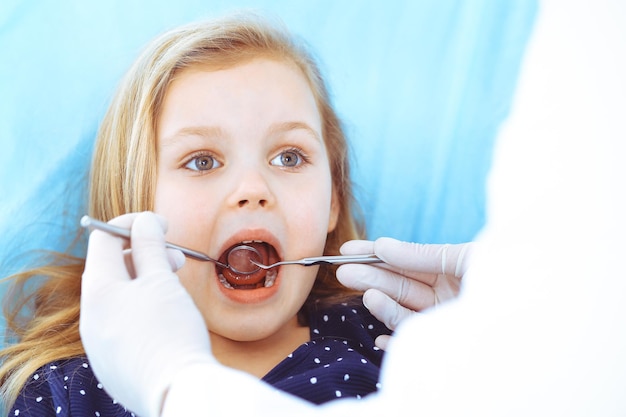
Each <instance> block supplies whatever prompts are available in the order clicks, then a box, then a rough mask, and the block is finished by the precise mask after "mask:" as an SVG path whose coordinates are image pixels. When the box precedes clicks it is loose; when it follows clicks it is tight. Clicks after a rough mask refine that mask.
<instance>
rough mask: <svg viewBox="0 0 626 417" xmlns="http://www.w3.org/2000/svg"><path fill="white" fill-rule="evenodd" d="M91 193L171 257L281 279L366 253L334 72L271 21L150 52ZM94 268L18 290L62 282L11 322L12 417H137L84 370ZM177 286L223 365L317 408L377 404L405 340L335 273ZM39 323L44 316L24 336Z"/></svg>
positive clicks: (164, 42) (6, 379) (6, 365)
mask: <svg viewBox="0 0 626 417" xmlns="http://www.w3.org/2000/svg"><path fill="white" fill-rule="evenodd" d="M90 186H91V193H90V215H91V216H92V217H94V218H98V219H102V220H106V221H108V220H111V219H114V218H116V217H117V216H120V215H122V214H125V213H131V212H140V211H146V210H149V211H154V212H156V213H157V214H160V215H162V216H163V217H165V218H166V219H167V220H168V224H169V228H168V234H167V239H168V240H169V241H170V242H174V243H177V244H179V245H182V246H186V247H189V248H193V249H195V250H198V251H201V252H205V253H207V254H209V256H211V257H213V258H216V259H219V260H221V261H225V260H226V257H227V254H228V251H229V249H230V248H232V247H234V246H236V245H239V244H242V243H245V244H247V245H249V246H252V247H254V248H255V249H257V250H258V251H259V253H260V254H261V255H260V256H261V258H262V262H263V263H265V264H269V263H273V262H275V261H279V260H290V259H299V258H302V257H309V256H316V255H321V254H328V255H332V254H338V253H339V251H338V249H339V246H340V245H341V244H342V243H343V242H345V241H347V240H351V239H356V238H359V237H361V234H360V233H359V231H358V227H357V224H356V222H355V220H354V218H353V214H352V210H353V203H352V194H351V185H350V181H349V167H348V154H347V146H346V140H345V137H344V135H343V132H342V129H341V126H340V122H339V120H338V118H337V115H336V114H335V112H334V110H333V108H332V106H331V103H330V100H329V96H328V92H327V89H326V87H325V85H324V81H323V79H322V77H321V75H320V73H319V70H318V67H317V65H316V64H315V62H314V61H313V59H312V58H311V56H310V55H309V54H308V53H307V52H306V51H305V50H304V49H303V48H302V47H301V46H300V45H298V44H297V43H296V42H294V40H293V39H291V38H290V37H289V35H287V34H286V32H285V31H283V30H282V29H280V28H278V27H277V26H275V25H273V24H271V23H269V22H267V21H265V20H263V19H260V18H258V17H256V16H236V17H231V18H226V19H222V20H218V21H214V22H208V23H200V24H195V25H190V26H186V27H183V28H180V29H177V30H173V31H171V32H169V33H166V34H164V35H163V36H161V37H159V38H158V39H156V40H155V41H154V42H153V43H152V44H151V45H150V46H149V47H148V48H147V50H146V51H145V52H144V53H143V55H141V56H140V58H139V59H138V60H137V62H136V63H135V64H134V65H133V66H132V68H131V69H130V71H129V72H128V74H127V76H126V77H125V78H124V80H123V82H122V84H121V87H120V88H119V91H118V92H117V95H116V96H115V98H114V99H113V102H112V104H111V106H110V109H109V111H108V113H107V114H106V116H105V118H104V120H103V122H102V126H101V129H100V132H99V135H98V138H97V143H96V147H95V151H94V160H93V166H92V172H91V183H90ZM83 267H84V262H83V261H82V260H75V259H71V258H69V257H67V256H62V257H60V262H57V263H55V265H51V266H47V267H44V268H39V269H36V270H33V271H29V272H26V273H23V274H20V275H18V276H17V277H16V282H15V285H16V288H18V289H19V288H23V286H24V283H25V282H26V281H27V280H28V279H29V278H31V277H35V276H44V277H46V278H47V279H46V280H45V281H44V282H43V284H41V285H39V286H38V287H37V290H36V291H35V293H34V294H33V296H32V297H31V298H22V299H21V302H18V303H15V304H14V305H13V309H12V310H11V311H10V312H9V314H8V315H7V323H8V324H9V326H10V329H11V330H12V332H13V334H14V335H15V336H16V337H17V338H18V343H16V344H14V345H12V346H9V347H7V348H6V349H5V350H4V351H2V358H3V364H2V368H1V369H0V380H1V381H2V396H3V399H4V401H5V403H6V405H7V406H8V405H11V404H13V405H12V409H11V414H10V415H20V416H23V415H33V416H46V415H66V416H69V415H74V416H87V415H97V416H98V415H99V416H126V415H133V414H132V411H131V410H126V409H125V408H124V407H123V405H120V404H118V403H117V402H116V401H115V400H114V399H111V398H110V397H109V396H108V395H107V393H106V387H102V386H101V384H99V382H98V381H97V380H96V379H95V377H94V375H93V373H92V371H91V369H90V367H89V362H88V360H87V358H86V357H85V355H84V350H83V347H82V344H81V340H80V336H79V332H78V317H79V303H80V285H81V282H80V281H81V274H82V271H83ZM177 273H178V275H179V277H180V280H181V282H182V283H183V285H184V286H185V287H186V289H187V290H188V291H189V293H190V294H191V296H192V298H193V300H194V302H195V303H196V305H197V306H198V308H199V309H200V311H201V313H202V315H203V317H204V320H205V322H206V326H207V329H208V332H209V336H210V341H211V347H212V350H213V354H214V355H215V357H216V358H217V359H218V360H219V361H220V362H221V363H223V364H225V365H228V366H231V367H233V368H236V369H240V370H244V371H246V372H249V373H250V374H252V375H255V376H257V377H259V378H261V379H263V380H264V381H266V382H267V383H269V384H271V385H273V386H275V387H277V388H280V389H282V390H285V391H287V392H290V393H293V394H295V395H297V396H300V397H302V398H305V399H307V400H309V401H311V402H314V403H316V404H320V403H324V402H327V401H329V400H332V399H334V398H339V397H362V396H365V395H367V394H369V393H371V392H373V391H375V390H376V384H377V380H378V373H379V366H380V362H381V355H382V351H379V350H378V349H376V348H375V346H374V339H375V337H376V336H378V335H380V334H389V333H390V331H389V330H388V329H386V328H385V327H384V326H383V325H382V324H381V323H380V322H378V321H377V320H375V319H374V318H373V317H372V316H371V315H369V313H367V312H366V310H364V309H363V308H362V307H361V306H360V301H359V298H358V296H359V294H358V293H355V292H351V291H348V290H347V289H346V288H344V287H342V286H341V285H340V284H339V283H338V281H337V280H336V278H335V276H334V271H333V270H332V269H330V268H319V270H318V267H302V266H282V267H280V268H278V270H277V273H276V271H275V270H274V271H271V272H265V271H263V270H261V271H258V272H256V273H254V274H251V275H240V274H236V273H233V272H232V271H230V270H228V269H224V268H220V267H219V266H216V265H215V264H214V263H210V262H199V261H194V260H187V262H186V263H185V265H184V266H183V267H182V268H181V269H180V270H179V271H178V272H177ZM9 297H15V295H9ZM25 307H26V308H31V311H32V316H31V317H28V319H27V320H26V321H24V320H19V312H20V311H23V310H24V308H25ZM119 325H120V326H123V325H124V323H119ZM243 395H244V396H245V393H244V394H243Z"/></svg>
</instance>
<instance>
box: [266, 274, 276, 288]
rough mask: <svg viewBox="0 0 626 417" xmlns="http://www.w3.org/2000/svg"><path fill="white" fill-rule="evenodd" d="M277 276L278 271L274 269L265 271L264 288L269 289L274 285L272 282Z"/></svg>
mask: <svg viewBox="0 0 626 417" xmlns="http://www.w3.org/2000/svg"><path fill="white" fill-rule="evenodd" d="M277 276H278V271H277V270H276V269H270V270H269V271H267V274H266V275H265V287H266V288H269V287H271V286H272V285H274V281H276V277H277Z"/></svg>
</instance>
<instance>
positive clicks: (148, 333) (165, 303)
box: [80, 213, 214, 416]
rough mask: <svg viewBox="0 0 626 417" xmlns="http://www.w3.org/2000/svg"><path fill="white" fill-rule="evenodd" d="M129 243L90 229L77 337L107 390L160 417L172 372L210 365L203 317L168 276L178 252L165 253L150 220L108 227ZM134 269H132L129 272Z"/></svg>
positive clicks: (160, 226) (137, 218)
mask: <svg viewBox="0 0 626 417" xmlns="http://www.w3.org/2000/svg"><path fill="white" fill-rule="evenodd" d="M111 223H112V224H115V225H117V226H121V227H126V228H131V243H132V244H131V247H130V249H131V251H130V258H129V259H126V260H125V257H127V255H128V249H127V248H128V246H129V243H128V242H127V241H125V240H123V239H120V238H118V237H114V236H111V235H109V234H107V233H105V232H102V231H98V230H94V231H93V232H92V233H91V235H90V238H89V248H88V251H87V260H86V265H85V271H84V274H83V282H82V297H81V306H80V307H81V312H80V334H81V338H82V341H83V345H84V347H85V351H86V352H87V356H88V358H89V361H90V363H91V366H92V368H93V370H94V373H95V374H96V376H97V378H98V379H99V380H100V382H101V383H102V384H103V386H104V388H105V390H106V391H107V392H108V393H109V394H110V395H111V396H112V397H113V398H115V399H116V400H117V401H119V402H120V403H121V404H123V405H124V406H125V407H127V408H129V409H131V410H132V411H134V412H135V413H137V414H138V415H141V416H158V415H160V412H161V407H162V405H163V401H164V398H165V394H166V393H167V390H168V388H169V386H170V384H171V381H172V380H173V379H174V377H175V376H176V374H177V373H179V372H180V371H183V370H188V369H190V367H192V366H194V365H195V364H198V363H208V362H213V361H214V360H213V357H212V355H211V347H210V343H209V336H208V331H207V329H206V325H205V322H204V319H203V318H202V315H201V314H200V312H199V311H198V309H197V308H196V306H195V304H194V302H193V300H192V299H191V297H190V296H189V294H188V293H187V291H186V290H185V288H184V287H183V286H182V285H181V283H180V282H179V279H178V276H177V275H176V274H175V273H174V272H173V270H176V269H178V267H180V266H182V264H183V263H184V257H183V255H182V253H180V252H178V251H173V252H172V251H171V250H170V251H168V250H166V248H165V239H164V230H165V222H164V221H163V220H162V219H160V218H159V217H158V216H156V215H155V214H153V213H141V214H129V215H124V216H120V217H118V218H115V219H113V220H112V221H111ZM131 264H132V265H131Z"/></svg>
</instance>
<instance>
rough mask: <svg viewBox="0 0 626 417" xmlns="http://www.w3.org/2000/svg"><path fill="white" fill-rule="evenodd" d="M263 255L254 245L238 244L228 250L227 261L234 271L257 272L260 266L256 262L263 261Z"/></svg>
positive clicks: (242, 273)
mask: <svg viewBox="0 0 626 417" xmlns="http://www.w3.org/2000/svg"><path fill="white" fill-rule="evenodd" d="M262 260H263V257H262V256H261V253H260V252H259V251H258V250H257V249H256V248H254V247H252V246H249V245H238V246H235V247H234V248H232V249H231V250H230V251H229V252H228V256H227V263H228V268H230V269H231V270H232V271H233V272H234V273H236V274H241V275H250V274H254V273H255V272H257V271H258V270H259V269H260V268H259V267H258V266H256V265H255V264H254V263H253V261H254V262H259V263H260V262H261V261H262Z"/></svg>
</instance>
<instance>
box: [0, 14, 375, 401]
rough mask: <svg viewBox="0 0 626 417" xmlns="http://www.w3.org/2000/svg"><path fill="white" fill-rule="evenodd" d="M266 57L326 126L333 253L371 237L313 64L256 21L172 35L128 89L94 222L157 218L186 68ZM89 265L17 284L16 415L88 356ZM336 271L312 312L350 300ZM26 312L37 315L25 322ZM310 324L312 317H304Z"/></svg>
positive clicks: (60, 261) (11, 367)
mask: <svg viewBox="0 0 626 417" xmlns="http://www.w3.org/2000/svg"><path fill="white" fill-rule="evenodd" d="M257 57H267V58H271V59H277V60H282V61H285V62H289V63H292V64H294V65H295V66H296V67H297V68H299V69H300V70H301V72H302V74H303V75H304V76H305V78H306V79H307V80H308V82H309V85H310V87H311V90H312V92H313V94H314V96H315V99H316V101H317V105H318V109H319V112H320V115H321V118H322V123H323V132H322V133H323V136H324V140H325V143H326V147H327V152H328V156H329V161H330V170H331V176H332V181H333V192H334V193H335V196H336V199H337V202H338V203H339V207H340V209H339V220H338V223H337V227H336V228H335V230H334V231H332V232H331V233H329V235H328V238H327V242H326V247H325V253H326V254H337V253H338V252H339V246H340V245H341V244H342V243H343V242H345V241H346V240H350V239H355V238H360V237H362V236H363V230H362V227H360V226H359V222H357V221H355V218H354V212H353V211H354V209H355V207H354V203H353V196H352V187H351V182H350V170H349V156H348V145H347V142H346V138H345V136H344V132H343V129H342V126H341V123H340V120H339V118H338V117H337V115H336V113H335V111H334V109H333V107H332V105H331V101H330V97H329V92H328V90H327V87H326V85H325V83H324V80H323V79H322V76H321V74H320V70H319V68H318V66H317V64H316V63H315V61H314V59H313V57H312V56H311V55H310V53H309V52H307V51H306V49H305V48H304V47H303V46H302V45H301V44H300V43H296V42H295V41H294V39H293V38H292V37H291V36H290V35H289V34H288V32H287V31H286V30H284V29H283V28H282V27H281V25H280V24H278V23H274V22H271V21H269V20H266V19H264V18H261V17H259V16H257V15H253V14H243V15H242V14H237V15H234V16H231V17H228V18H222V19H219V20H215V21H210V22H204V23H196V24H192V25H188V26H184V27H181V28H178V29H174V30H172V31H169V32H167V33H165V34H163V35H161V36H160V37H158V38H157V39H155V40H154V41H153V42H152V43H151V44H150V45H149V46H148V48H147V49H146V50H145V51H144V53H143V54H142V55H141V56H140V57H139V58H138V59H137V61H136V62H135V63H134V64H133V66H132V67H131V68H130V70H129V71H128V73H127V75H126V76H125V78H124V79H123V80H122V82H121V84H120V87H119V88H118V91H117V93H116V95H115V97H114V98H113V101H112V103H111V105H110V107H109V110H108V112H107V113H106V115H105V117H104V119H103V121H102V124H101V127H100V130H99V133H98V137H97V141H96V146H95V149H94V159H93V163H92V169H91V178H90V187H91V188H90V196H89V201H90V206H89V213H90V215H91V216H93V217H95V218H99V219H103V220H110V219H112V218H114V217H116V216H119V215H121V214H124V213H129V212H138V211H144V210H151V209H152V205H153V200H154V193H155V182H156V171H155V167H156V165H157V164H156V161H157V157H158V155H157V147H156V133H155V132H156V122H157V120H158V117H159V110H160V107H161V104H162V101H163V97H164V95H165V93H166V90H167V88H168V86H169V83H170V82H171V80H172V79H173V77H175V76H176V74H177V73H178V72H180V71H182V70H183V69H185V68H188V67H192V66H196V65H203V66H207V65H208V66H209V68H228V67H232V66H235V65H238V64H241V63H243V62H245V61H247V60H250V59H254V58H257ZM83 267H84V260H82V259H76V258H72V257H69V256H66V255H59V256H58V258H57V261H56V262H55V264H52V265H49V266H45V267H41V268H36V269H33V270H31V271H28V272H24V273H21V274H17V275H16V276H14V277H11V278H12V279H14V283H13V284H14V287H13V290H12V291H11V292H10V293H8V294H7V296H10V297H11V298H12V299H13V300H19V301H17V302H13V303H12V305H11V306H10V307H9V308H8V310H7V308H6V306H5V310H7V311H5V316H6V318H7V324H8V328H9V329H10V330H11V332H12V333H13V335H14V337H15V338H17V340H18V343H16V344H13V345H10V346H8V347H7V348H5V349H4V350H3V351H2V352H1V353H0V357H1V358H2V360H3V364H2V367H1V368H0V382H1V383H2V389H1V392H0V393H1V394H2V397H3V398H4V400H5V404H6V405H7V406H8V405H10V404H12V403H13V402H14V401H15V398H16V396H17V394H18V393H19V391H20V389H21V387H22V386H23V384H24V383H25V381H26V379H27V378H28V377H29V376H30V375H31V374H32V373H33V372H35V371H36V370H37V369H38V368H39V367H41V366H43V365H45V364H46V363H48V362H51V361H53V360H59V359H65V358H69V357H73V356H77V355H82V354H84V350H83V347H82V344H81V341H80V334H79V331H78V320H79V315H80V309H79V306H80V280H81V275H82V272H83ZM33 277H45V280H44V282H43V283H42V284H41V285H39V286H37V288H36V290H35V291H34V292H33V293H32V294H31V295H26V294H25V292H24V291H23V290H24V288H25V285H24V283H25V282H27V281H29V280H30V279H31V278H33ZM354 295H355V293H354V292H352V291H350V290H348V289H346V288H345V287H343V286H342V285H341V284H340V283H339V282H338V281H337V279H336V278H335V274H334V270H331V269H324V268H322V269H320V272H319V273H318V277H317V279H316V283H315V285H314V287H313V290H312V292H311V294H310V296H309V299H308V300H307V304H309V303H312V302H317V301H318V300H331V301H332V302H335V301H337V300H338V299H347V297H351V296H354ZM25 306H30V307H31V311H30V313H31V314H29V315H28V316H27V317H26V318H21V319H20V318H19V312H20V311H22V310H23V309H24V307H25ZM301 318H302V316H301Z"/></svg>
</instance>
